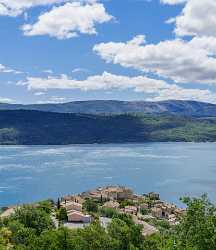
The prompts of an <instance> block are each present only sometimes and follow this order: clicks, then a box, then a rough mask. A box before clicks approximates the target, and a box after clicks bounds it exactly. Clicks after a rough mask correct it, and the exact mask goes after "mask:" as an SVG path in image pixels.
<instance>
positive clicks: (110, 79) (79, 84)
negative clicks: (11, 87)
mask: <svg viewBox="0 0 216 250" xmlns="http://www.w3.org/2000/svg"><path fill="white" fill-rule="evenodd" d="M18 85H24V86H27V87H28V89H29V90H36V89H37V90H39V89H40V90H48V89H80V90H83V91H89V90H110V89H134V90H135V91H140V92H142V91H144V92H146V93H155V91H159V90H161V89H164V88H167V87H168V86H169V85H168V84H167V83H166V82H164V81H162V80H156V79H151V78H148V77H145V76H137V77H127V76H120V75H113V74H110V73H107V72H104V73H103V74H102V75H95V76H90V77H88V78H87V79H85V80H75V79H71V78H69V77H68V76H66V75H61V77H57V78H55V77H47V78H37V77H27V79H26V81H24V82H19V83H18Z"/></svg>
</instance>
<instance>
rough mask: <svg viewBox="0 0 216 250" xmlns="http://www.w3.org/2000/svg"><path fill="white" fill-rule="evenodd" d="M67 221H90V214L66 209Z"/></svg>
mask: <svg viewBox="0 0 216 250" xmlns="http://www.w3.org/2000/svg"><path fill="white" fill-rule="evenodd" d="M67 216H68V222H82V223H90V222H91V216H90V215H85V214H83V213H82V212H79V211H75V210H72V211H68V213H67Z"/></svg>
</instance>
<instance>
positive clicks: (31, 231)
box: [0, 196, 216, 250]
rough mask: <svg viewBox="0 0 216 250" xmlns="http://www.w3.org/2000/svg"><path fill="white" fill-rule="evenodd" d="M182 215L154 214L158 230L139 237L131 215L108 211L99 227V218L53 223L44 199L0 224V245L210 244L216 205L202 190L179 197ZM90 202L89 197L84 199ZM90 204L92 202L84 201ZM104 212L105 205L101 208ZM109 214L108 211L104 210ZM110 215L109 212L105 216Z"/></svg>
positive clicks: (69, 248) (142, 249)
mask: <svg viewBox="0 0 216 250" xmlns="http://www.w3.org/2000/svg"><path fill="white" fill-rule="evenodd" d="M183 202H184V203H185V204H186V206H187V210H186V213H185V215H184V216H183V217H182V219H181V221H180V224H179V225H178V226H176V227H171V228H170V227H169V225H168V223H167V222H166V221H159V220H156V221H155V222H154V223H155V225H157V227H161V228H162V229H163V230H160V232H159V233H158V234H155V235H152V236H149V237H143V236H142V227H141V226H139V225H136V224H135V223H134V221H133V219H132V217H131V216H129V215H125V214H118V213H116V214H114V215H112V221H111V223H110V224H109V225H108V227H107V229H104V228H103V227H102V226H101V225H100V224H99V222H98V221H95V222H93V223H92V224H91V225H90V226H88V227H85V228H84V229H76V230H75V229H74V230H70V229H67V228H64V227H60V228H58V229H54V228H53V227H52V222H51V219H50V216H51V214H50V210H49V209H47V208H49V206H48V207H47V205H48V204H50V203H47V202H42V203H39V204H37V206H35V205H34V206H24V207H21V208H19V209H18V210H17V211H16V213H15V215H13V216H11V217H10V218H8V219H6V220H3V221H2V222H1V224H0V250H6V249H7V250H9V249H13V250H214V249H216V236H215V232H216V208H215V206H214V205H213V204H211V203H210V202H209V201H208V199H207V197H206V196H203V197H201V198H194V199H190V198H184V199H183ZM93 203H94V204H95V203H96V204H97V202H93ZM87 204H88V205H89V204H92V203H90V202H89V201H88V203H87ZM89 207H90V208H91V209H92V206H89ZM105 211H106V212H107V211H108V210H105ZM109 213H110V214H111V211H109V212H108V214H109ZM110 217H111V216H110Z"/></svg>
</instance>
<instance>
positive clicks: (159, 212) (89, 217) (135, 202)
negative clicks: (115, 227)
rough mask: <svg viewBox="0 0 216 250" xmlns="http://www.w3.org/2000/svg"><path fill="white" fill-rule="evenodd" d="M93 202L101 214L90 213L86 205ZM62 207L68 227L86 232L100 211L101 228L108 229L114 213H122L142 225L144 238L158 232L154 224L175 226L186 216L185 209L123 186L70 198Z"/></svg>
mask: <svg viewBox="0 0 216 250" xmlns="http://www.w3.org/2000/svg"><path fill="white" fill-rule="evenodd" d="M89 201H90V202H92V203H93V204H98V207H99V210H98V209H97V210H95V211H92V212H90V213H87V210H88V209H87V210H86V207H85V204H86V202H89ZM60 206H61V207H62V208H64V209H65V211H66V213H67V222H65V223H64V226H66V227H69V228H77V227H80V228H83V227H85V226H87V225H89V223H91V222H92V221H93V220H94V219H95V217H96V215H97V212H98V211H101V212H100V213H99V214H100V216H99V220H100V223H101V225H102V226H104V227H107V225H108V223H109V222H110V221H111V220H112V215H113V213H120V214H126V215H130V216H132V218H133V221H134V222H135V223H136V224H139V225H142V226H143V235H144V236H148V235H152V234H154V233H157V232H158V229H157V227H156V226H154V225H153V224H154V223H151V222H152V221H163V222H166V223H167V224H168V225H170V226H175V225H177V224H178V223H179V219H180V218H181V216H182V215H183V214H184V212H185V210H184V209H182V208H178V207H177V206H175V205H173V204H169V203H167V202H164V201H161V200H160V195H159V194H157V193H154V192H151V193H148V194H143V195H137V194H134V192H133V190H132V189H130V188H127V187H123V186H107V187H100V188H97V189H95V190H91V191H88V192H83V193H81V194H78V195H67V196H64V197H62V198H61V203H60ZM104 211H105V212H104Z"/></svg>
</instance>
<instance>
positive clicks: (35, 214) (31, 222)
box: [13, 205, 53, 234]
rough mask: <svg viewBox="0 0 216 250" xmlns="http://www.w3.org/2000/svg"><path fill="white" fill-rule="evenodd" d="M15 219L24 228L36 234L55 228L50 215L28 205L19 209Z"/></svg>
mask: <svg viewBox="0 0 216 250" xmlns="http://www.w3.org/2000/svg"><path fill="white" fill-rule="evenodd" d="M13 219H14V220H16V221H18V222H20V223H21V224H23V226H24V227H27V228H31V229H34V230H35V231H36V234H40V233H41V232H43V230H45V229H49V228H52V226H53V225H52V220H51V218H50V215H49V214H47V213H46V212H45V211H44V210H43V209H41V208H40V207H38V208H37V207H36V206H30V205H28V206H24V207H21V208H19V209H17V210H16V212H15V215H14V216H13Z"/></svg>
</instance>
